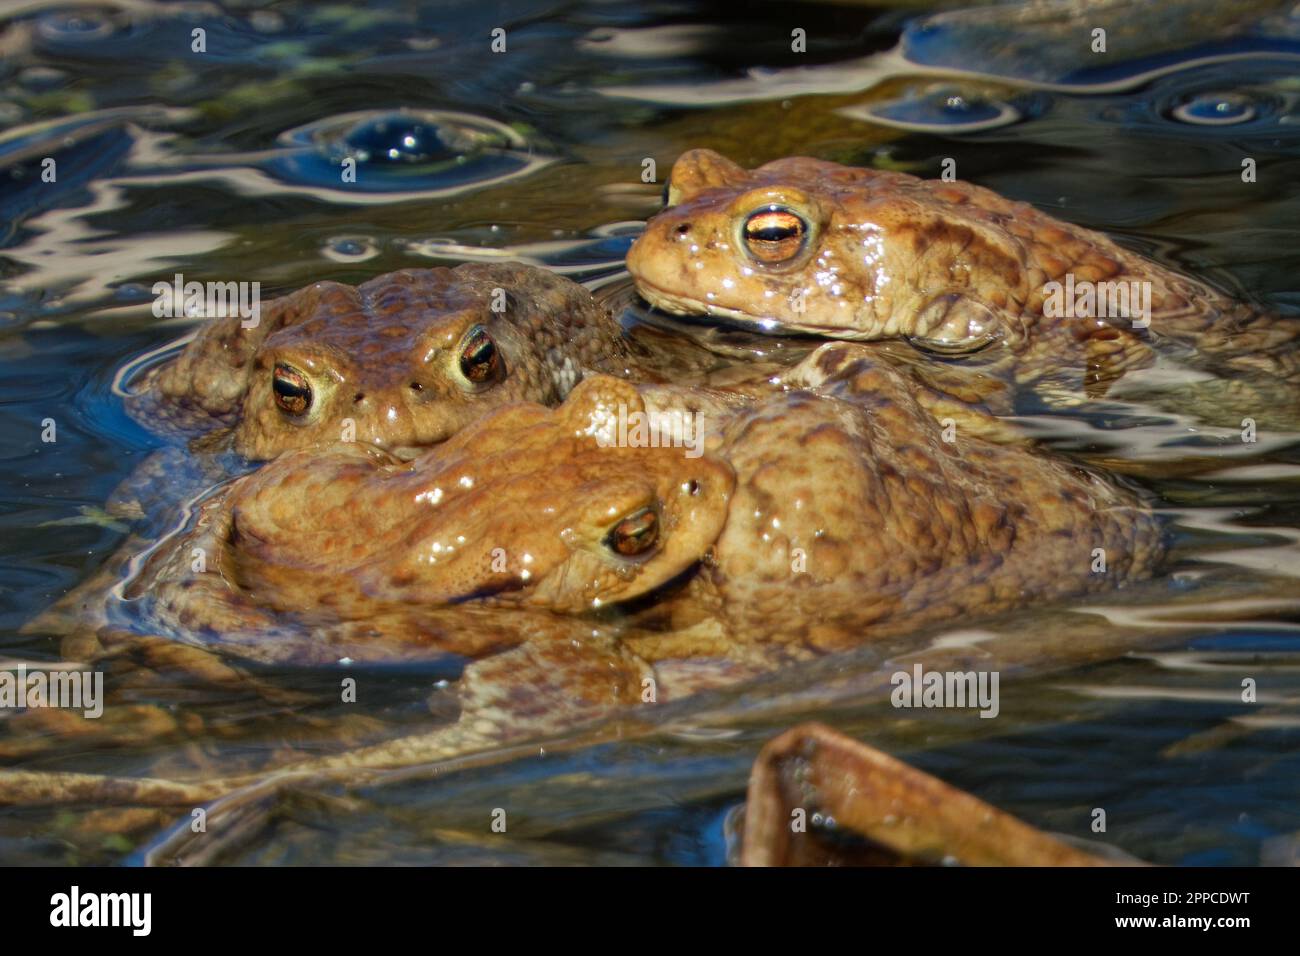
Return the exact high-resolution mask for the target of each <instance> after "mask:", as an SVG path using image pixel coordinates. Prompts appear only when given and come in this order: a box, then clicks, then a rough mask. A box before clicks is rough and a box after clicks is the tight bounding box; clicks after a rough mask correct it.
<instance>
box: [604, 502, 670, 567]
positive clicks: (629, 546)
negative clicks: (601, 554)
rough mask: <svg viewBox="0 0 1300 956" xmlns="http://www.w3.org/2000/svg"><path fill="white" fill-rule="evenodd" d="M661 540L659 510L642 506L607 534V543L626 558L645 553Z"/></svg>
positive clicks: (616, 552)
mask: <svg viewBox="0 0 1300 956" xmlns="http://www.w3.org/2000/svg"><path fill="white" fill-rule="evenodd" d="M658 540H659V512H657V511H656V510H655V509H654V508H642V509H641V510H640V511H635V512H633V513H632V514H630V515H628V516H627V517H626V518H624V519H623V520H622V521H620V522H619V523H618V524H616V525H614V527H612V528H610V529H609V534H607V535H605V545H606V547H608V548H609V549H610V550H611V551H613V552H614V553H615V554H617V555H619V556H620V557H624V558H635V557H636V556H637V555H641V554H645V553H646V552H647V551H649V550H650V549H651V548H653V547H654V546H655V543H656V542H657V541H658Z"/></svg>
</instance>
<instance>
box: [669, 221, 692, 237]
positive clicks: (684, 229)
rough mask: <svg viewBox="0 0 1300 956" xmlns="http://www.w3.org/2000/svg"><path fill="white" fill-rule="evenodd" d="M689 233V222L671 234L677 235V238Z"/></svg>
mask: <svg viewBox="0 0 1300 956" xmlns="http://www.w3.org/2000/svg"><path fill="white" fill-rule="evenodd" d="M690 231H691V224H690V223H689V222H684V223H682V224H681V225H680V226H678V227H677V228H676V229H674V230H673V232H675V233H677V235H679V236H684V235H686V234H687V233H688V232H690Z"/></svg>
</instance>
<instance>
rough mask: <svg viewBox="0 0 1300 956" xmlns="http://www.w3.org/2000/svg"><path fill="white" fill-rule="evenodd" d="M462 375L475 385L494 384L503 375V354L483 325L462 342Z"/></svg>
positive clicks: (471, 330) (468, 334)
mask: <svg viewBox="0 0 1300 956" xmlns="http://www.w3.org/2000/svg"><path fill="white" fill-rule="evenodd" d="M460 374H461V375H464V376H465V380H466V381H468V382H471V383H473V384H475V385H482V384H484V383H486V382H494V381H496V380H497V379H498V378H499V377H500V375H501V353H500V351H499V350H498V349H497V344H496V343H495V342H493V341H492V336H490V335H488V334H487V330H486V329H484V328H483V326H481V325H476V326H474V328H472V329H470V330H469V332H468V333H467V334H466V335H465V338H464V339H462V340H461V345H460Z"/></svg>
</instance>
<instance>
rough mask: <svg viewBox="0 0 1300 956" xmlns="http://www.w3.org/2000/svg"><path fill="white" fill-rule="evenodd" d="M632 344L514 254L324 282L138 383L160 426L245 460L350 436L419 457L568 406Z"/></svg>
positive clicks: (232, 326)
mask: <svg viewBox="0 0 1300 956" xmlns="http://www.w3.org/2000/svg"><path fill="white" fill-rule="evenodd" d="M628 361H629V355H628V348H627V345H626V344H625V343H624V341H623V340H622V338H621V335H620V330H619V327H618V325H617V324H616V323H615V321H614V320H613V318H612V317H611V316H610V315H609V313H608V312H607V311H606V310H605V309H603V308H601V307H600V306H599V305H597V304H596V303H595V302H594V301H593V300H592V298H591V295H590V294H589V293H588V292H587V290H585V289H583V288H582V287H581V286H578V285H576V284H575V283H573V282H570V281H569V280H567V279H564V278H562V277H560V276H556V275H554V274H552V273H549V272H547V271H545V270H543V269H538V268H535V267H532V266H526V265H521V264H517V263H505V264H486V265H485V264H476V263H469V264H465V265H461V266H457V267H456V268H454V269H446V268H437V269H408V270H403V271H401V272H393V273H389V274H387V275H382V276H379V277H377V278H375V279H371V280H370V281H368V282H365V283H363V284H361V285H359V286H349V285H343V284H340V283H337V282H317V283H315V284H314V285H310V286H307V287H306V288H304V289H301V290H299V291H297V292H295V293H293V294H292V295H288V296H284V297H283V298H279V299H276V300H275V301H273V302H270V303H268V304H266V305H265V306H264V307H263V308H262V310H261V317H260V321H259V322H258V323H257V325H256V326H254V327H252V328H244V327H243V325H242V324H241V320H240V318H239V317H238V316H231V317H227V318H220V319H214V320H213V321H211V322H209V323H207V324H206V325H204V326H203V327H202V328H201V329H200V330H199V331H198V332H197V334H196V335H195V336H194V339H193V341H191V342H190V343H189V344H188V345H187V346H186V347H185V349H184V350H183V351H182V352H181V353H180V354H179V355H177V356H176V357H175V358H174V359H172V360H171V361H169V362H167V363H166V364H164V365H161V366H159V367H157V368H155V369H151V370H150V371H149V372H148V373H147V374H146V376H145V377H144V379H143V381H141V382H139V383H137V384H136V385H135V386H134V392H135V394H134V395H132V396H131V397H129V398H128V400H127V408H128V410H129V411H130V412H131V413H132V414H133V415H134V416H135V417H136V418H137V419H139V420H140V421H141V422H142V423H143V424H145V425H146V426H148V427H152V428H155V429H160V430H172V431H179V432H181V433H182V434H196V433H202V432H206V431H210V430H212V429H217V428H228V429H231V430H232V432H233V444H234V449H235V451H237V452H238V453H240V454H241V455H243V456H244V457H246V458H250V459H265V458H272V457H274V456H275V455H277V454H279V453H280V452H282V451H285V450H287V449H292V448H301V447H304V446H306V445H310V444H313V443H316V442H322V441H338V440H339V439H345V440H346V439H349V438H351V439H355V440H356V441H363V442H369V443H372V444H374V445H377V446H379V447H382V448H386V449H390V450H393V451H395V452H397V453H400V454H403V455H404V456H407V457H409V456H410V455H411V454H412V453H413V451H412V450H413V449H416V448H421V447H425V446H428V445H430V444H434V443H436V442H439V441H442V440H444V439H446V438H448V437H449V436H451V435H453V434H455V433H456V432H457V431H458V430H459V429H461V428H463V427H464V426H465V425H467V424H468V423H469V422H471V421H473V420H474V419H475V418H477V417H478V416H479V415H481V414H482V413H483V412H484V411H486V410H488V409H491V408H495V407H497V406H499V405H505V404H509V403H511V402H519V401H533V402H539V403H541V404H546V405H555V404H558V403H559V402H560V401H561V400H562V399H563V398H564V396H565V395H566V394H567V393H568V391H569V390H570V389H571V388H572V387H573V385H574V384H576V383H577V382H578V381H579V380H580V379H581V378H582V376H583V374H584V372H585V371H587V370H589V369H594V370H600V371H604V372H608V373H613V374H627V363H628Z"/></svg>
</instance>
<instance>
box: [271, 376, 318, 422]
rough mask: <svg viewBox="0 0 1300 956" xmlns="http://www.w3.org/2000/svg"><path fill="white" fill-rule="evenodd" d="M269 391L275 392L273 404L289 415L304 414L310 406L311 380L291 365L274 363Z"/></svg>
mask: <svg viewBox="0 0 1300 956" xmlns="http://www.w3.org/2000/svg"><path fill="white" fill-rule="evenodd" d="M271 391H272V392H274V393H275V404H277V405H279V406H280V409H281V410H282V411H284V412H286V413H287V414H289V415H294V416H298V415H304V414H306V413H307V410H308V409H310V408H311V382H309V381H308V380H307V376H306V375H303V374H302V372H299V371H298V370H297V369H296V368H293V367H292V366H289V365H276V367H275V371H274V372H273V373H272V375H271Z"/></svg>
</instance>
